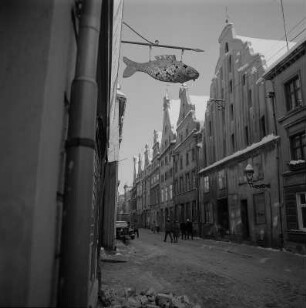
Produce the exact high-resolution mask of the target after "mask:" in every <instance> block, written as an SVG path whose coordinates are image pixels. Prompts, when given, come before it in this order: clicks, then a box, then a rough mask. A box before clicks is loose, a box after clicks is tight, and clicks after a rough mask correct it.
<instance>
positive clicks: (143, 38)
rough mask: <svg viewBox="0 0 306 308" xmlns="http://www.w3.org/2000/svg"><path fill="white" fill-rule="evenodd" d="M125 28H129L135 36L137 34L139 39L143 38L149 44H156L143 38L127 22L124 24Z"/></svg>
mask: <svg viewBox="0 0 306 308" xmlns="http://www.w3.org/2000/svg"><path fill="white" fill-rule="evenodd" d="M122 23H123V24H124V25H125V26H127V27H128V28H129V29H131V30H132V31H133V32H134V33H135V34H137V35H138V36H139V37H141V38H142V39H143V40H145V41H146V42H148V43H149V44H152V45H153V44H154V43H153V42H151V41H149V40H147V39H146V38H145V37H143V36H142V35H141V34H139V33H138V32H137V31H136V30H134V29H133V28H132V27H131V26H129V25H128V24H127V23H126V22H125V21H123V22H122Z"/></svg>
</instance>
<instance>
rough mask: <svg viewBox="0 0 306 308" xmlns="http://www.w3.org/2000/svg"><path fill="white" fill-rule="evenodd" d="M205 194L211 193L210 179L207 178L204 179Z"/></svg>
mask: <svg viewBox="0 0 306 308" xmlns="http://www.w3.org/2000/svg"><path fill="white" fill-rule="evenodd" d="M204 192H205V193H206V192H209V177H208V176H205V177H204Z"/></svg>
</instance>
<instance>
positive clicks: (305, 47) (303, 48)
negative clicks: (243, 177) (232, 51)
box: [263, 36, 306, 254]
mask: <svg viewBox="0 0 306 308" xmlns="http://www.w3.org/2000/svg"><path fill="white" fill-rule="evenodd" d="M263 77H264V78H265V80H268V81H267V83H268V88H267V91H268V96H269V97H270V103H271V104H273V105H274V106H275V120H276V123H277V130H278V135H279V136H280V138H281V143H280V153H279V154H280V155H279V169H280V171H279V173H280V181H281V183H280V185H281V189H282V194H281V206H282V215H283V221H284V241H285V247H286V248H287V249H290V250H292V251H297V252H302V253H304V254H305V253H306V164H305V161H306V103H305V101H306V37H305V36H304V38H302V39H300V40H299V41H298V42H297V44H296V45H295V46H294V47H293V48H292V49H290V50H289V51H288V52H287V53H286V54H285V55H284V56H283V57H282V58H281V59H279V60H278V61H277V62H276V63H275V64H273V65H272V66H271V67H269V69H268V70H267V72H266V73H265V74H264V76H263Z"/></svg>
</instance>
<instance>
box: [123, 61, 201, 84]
mask: <svg viewBox="0 0 306 308" xmlns="http://www.w3.org/2000/svg"><path fill="white" fill-rule="evenodd" d="M155 59H156V60H154V61H149V62H146V63H136V62H134V61H132V60H130V59H128V58H127V57H123V62H124V63H125V64H126V65H127V67H126V68H125V70H124V72H123V78H127V77H130V76H132V75H133V74H134V73H136V72H144V73H147V74H148V75H150V76H151V77H153V78H154V79H157V80H160V81H165V82H173V83H184V82H186V81H188V80H196V79H197V78H198V77H199V73H198V72H197V71H196V70H195V69H194V68H192V67H191V66H188V65H186V64H184V63H183V62H182V61H177V60H176V57H175V56H174V55H165V56H156V57H155Z"/></svg>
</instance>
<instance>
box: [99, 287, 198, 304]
mask: <svg viewBox="0 0 306 308" xmlns="http://www.w3.org/2000/svg"><path fill="white" fill-rule="evenodd" d="M99 300H100V305H99V306H100V307H103V308H104V307H109V308H160V307H162V308H201V306H200V305H198V304H196V305H195V304H192V303H191V301H190V300H189V298H188V297H187V296H186V295H180V296H177V295H175V294H173V293H168V292H165V293H161V292H155V290H154V289H153V288H149V289H146V290H143V291H141V292H140V293H139V294H137V292H136V289H135V288H125V289H123V290H119V291H118V290H117V291H116V290H115V289H112V288H108V287H102V290H101V291H100V295H99Z"/></svg>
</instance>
